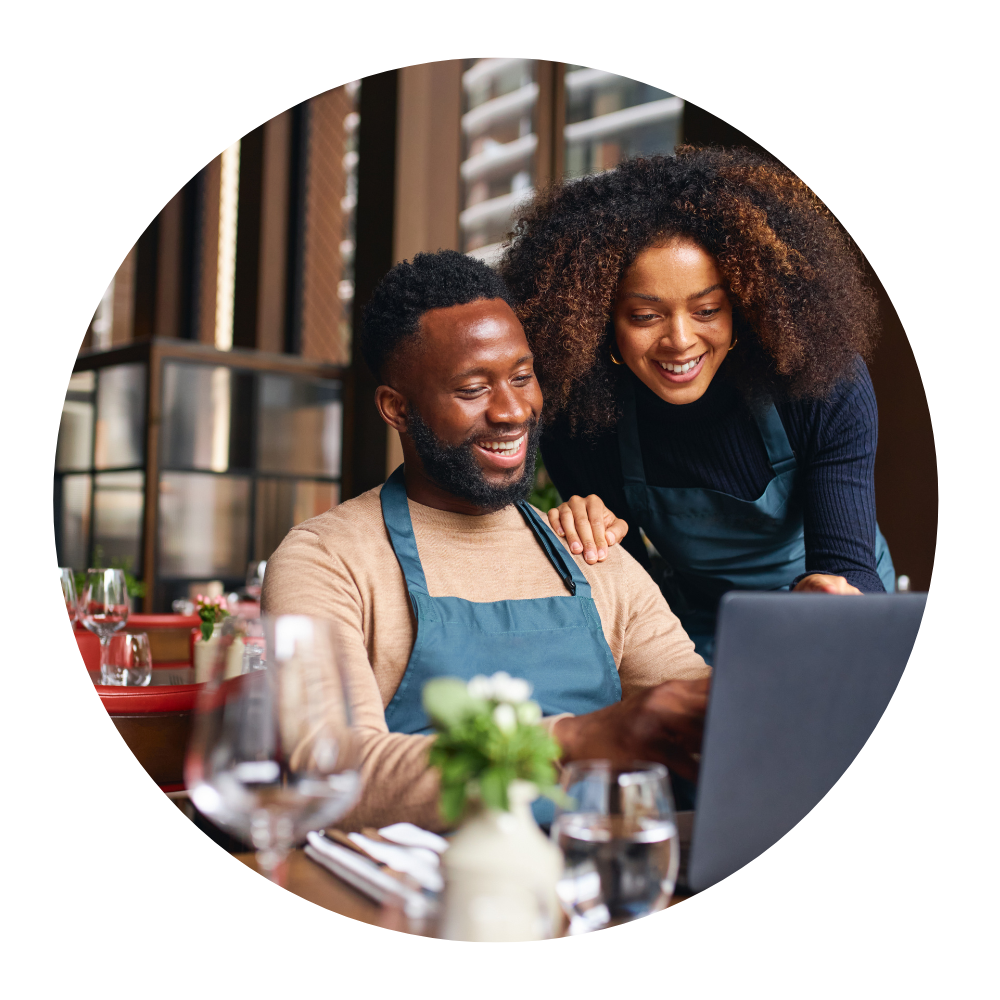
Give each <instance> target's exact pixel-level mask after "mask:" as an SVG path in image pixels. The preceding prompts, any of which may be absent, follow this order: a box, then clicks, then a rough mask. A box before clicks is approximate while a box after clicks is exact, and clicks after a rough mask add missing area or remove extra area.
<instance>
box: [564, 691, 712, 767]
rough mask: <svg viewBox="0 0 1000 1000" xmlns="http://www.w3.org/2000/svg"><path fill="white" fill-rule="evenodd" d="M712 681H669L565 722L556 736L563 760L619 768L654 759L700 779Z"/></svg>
mask: <svg viewBox="0 0 1000 1000" xmlns="http://www.w3.org/2000/svg"><path fill="white" fill-rule="evenodd" d="M710 685H711V681H710V680H709V678H707V677H706V678H703V679H702V680H697V681H680V680H677V681H666V682H665V683H663V684H658V685H657V686H656V687H653V688H649V689H647V690H646V691H639V692H638V693H636V694H634V695H631V696H629V697H628V698H626V699H625V700H624V701H619V702H617V703H615V704H614V705H608V707H607V708H602V709H599V710H598V711H596V712H589V713H587V714H586V715H578V716H575V717H574V718H570V719H560V720H559V721H558V722H557V723H556V724H555V726H553V727H552V735H553V736H555V738H556V739H557V740H558V741H559V744H560V745H561V746H562V748H563V757H562V759H563V760H564V761H570V760H610V761H611V762H612V763H613V764H615V765H618V766H628V765H629V764H631V763H632V762H633V761H637V760H651V761H655V762H657V763H660V764H665V765H666V766H667V767H668V768H670V770H671V771H673V772H675V773H676V774H679V775H680V776H681V777H682V778H687V779H688V780H690V781H696V780H697V778H698V755H699V754H700V752H701V737H702V730H703V728H704V724H705V710H706V708H707V707H708V691H709V687H710Z"/></svg>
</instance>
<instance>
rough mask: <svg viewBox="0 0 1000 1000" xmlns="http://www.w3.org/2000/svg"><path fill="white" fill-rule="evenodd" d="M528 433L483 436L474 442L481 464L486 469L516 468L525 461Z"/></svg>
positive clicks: (504, 469)
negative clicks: (493, 436) (509, 435)
mask: <svg viewBox="0 0 1000 1000" xmlns="http://www.w3.org/2000/svg"><path fill="white" fill-rule="evenodd" d="M527 442H528V434H527V432H526V431H522V432H521V433H520V435H519V436H518V437H506V438H504V437H496V438H481V439H480V440H478V441H475V442H473V447H474V448H475V450H476V454H477V457H478V458H479V464H480V465H482V466H483V467H484V468H485V469H490V468H493V469H498V470H503V471H507V470H508V469H516V468H517V467H518V466H519V465H521V463H522V462H523V461H524V453H525V449H526V447H527Z"/></svg>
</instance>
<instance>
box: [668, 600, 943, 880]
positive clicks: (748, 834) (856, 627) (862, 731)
mask: <svg viewBox="0 0 1000 1000" xmlns="http://www.w3.org/2000/svg"><path fill="white" fill-rule="evenodd" d="M925 599H926V594H917V593H906V594H869V595H866V596H864V597H834V596H831V595H827V594H790V593H782V592H779V593H774V592H770V593H761V592H748V591H742V592H731V593H728V594H726V595H725V596H724V597H723V598H722V601H721V604H720V606H719V619H718V628H717V631H716V647H715V668H714V676H713V680H712V693H711V696H710V699H709V706H708V715H707V718H706V720H705V737H704V742H703V744H702V757H701V769H700V775H699V780H698V795H697V801H696V809H695V813H694V820H693V823H694V825H693V829H692V832H691V849H690V855H689V860H688V864H687V878H686V882H687V885H688V887H689V888H690V889H691V890H693V891H698V890H701V889H706V888H708V887H709V886H711V885H714V884H715V883H716V882H719V881H720V880H722V879H724V878H726V876H728V875H731V874H732V873H733V872H735V871H737V870H738V869H740V868H742V867H743V866H744V865H745V864H747V863H748V862H749V861H752V860H753V859H754V858H755V857H757V855H759V854H761V853H762V852H763V851H765V850H767V848H769V847H770V846H771V845H772V844H774V843H776V842H777V841H778V840H780V839H781V837H783V836H784V835H785V834H786V833H787V832H788V831H789V830H790V829H791V828H792V827H793V826H795V824H796V823H798V822H799V820H800V819H802V818H803V817H804V816H805V815H806V813H808V812H809V811H810V810H811V809H812V808H813V806H815V805H816V803H817V802H819V800H820V799H821V798H822V797H823V796H824V795H825V794H826V793H827V792H828V791H829V790H830V789H831V788H832V787H833V785H834V783H835V782H836V781H837V779H838V778H839V777H840V776H841V775H842V774H843V773H844V771H845V770H847V767H848V765H849V764H850V763H851V761H852V760H854V758H855V757H856V756H857V754H858V752H859V751H860V750H861V748H862V747H863V746H864V744H865V742H866V740H867V739H868V737H869V736H870V735H871V733H872V730H873V729H874V728H875V724H876V723H877V722H878V720H879V719H880V718H881V716H882V713H883V712H884V711H885V709H886V706H887V705H888V704H889V699H890V698H891V697H892V693H893V691H895V689H896V685H897V684H898V683H899V679H900V677H901V676H902V673H903V668H904V667H905V666H906V661H907V660H908V659H909V656H910V651H911V650H912V649H913V643H914V641H915V640H916V637H917V630H918V629H919V627H920V620H921V617H922V616H923V612H924V602H925Z"/></svg>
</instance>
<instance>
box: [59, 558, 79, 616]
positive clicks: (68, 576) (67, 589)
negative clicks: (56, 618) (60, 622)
mask: <svg viewBox="0 0 1000 1000" xmlns="http://www.w3.org/2000/svg"><path fill="white" fill-rule="evenodd" d="M59 583H60V585H61V586H62V592H63V600H64V601H65V602H66V613H67V614H68V615H69V620H70V623H71V624H72V623H73V622H75V621H76V619H77V617H78V616H79V614H80V609H79V607H77V596H76V576H75V574H74V573H73V570H71V569H70V568H69V567H68V566H60V567H59Z"/></svg>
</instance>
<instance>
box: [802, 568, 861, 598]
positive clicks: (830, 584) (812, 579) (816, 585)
mask: <svg viewBox="0 0 1000 1000" xmlns="http://www.w3.org/2000/svg"><path fill="white" fill-rule="evenodd" d="M794 589H795V590H796V591H797V592H798V593H800V594H802V593H810V592H812V593H815V594H860V593H861V591H860V590H858V588H857V587H854V586H852V585H851V584H849V583H848V582H847V581H846V580H845V579H844V578H843V577H842V576H830V575H829V574H827V573H811V574H810V575H809V576H805V577H803V578H802V579H801V580H799V582H798V583H797V584H795V588H794Z"/></svg>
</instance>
